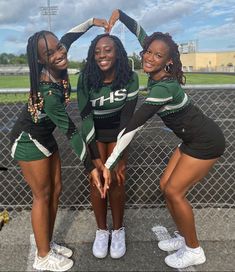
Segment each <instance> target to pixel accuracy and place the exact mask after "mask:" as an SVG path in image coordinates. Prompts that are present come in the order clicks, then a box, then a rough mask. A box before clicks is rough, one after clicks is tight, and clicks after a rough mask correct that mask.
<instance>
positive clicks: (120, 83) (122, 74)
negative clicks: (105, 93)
mask: <svg viewBox="0 0 235 272" xmlns="http://www.w3.org/2000/svg"><path fill="white" fill-rule="evenodd" d="M103 37H108V38H110V39H112V40H113V42H114V46H115V50H116V61H115V76H114V80H113V82H112V90H114V89H120V88H123V87H124V86H125V85H126V84H127V83H128V82H129V80H130V78H131V76H132V73H133V72H132V70H131V67H130V65H129V63H128V57H127V53H126V50H125V48H124V46H123V44H122V42H121V41H120V39H119V38H118V37H116V36H114V35H110V34H108V33H105V34H101V35H98V36H97V37H96V38H95V39H94V40H93V41H92V42H91V45H90V47H89V50H88V55H87V58H86V64H85V67H84V69H83V73H84V79H85V83H86V84H87V86H88V88H89V89H91V88H92V89H94V90H97V89H99V88H101V87H102V85H103V81H104V74H103V72H102V71H101V70H100V68H99V66H98V65H97V63H96V61H95V47H96V44H97V42H98V41H99V40H100V39H101V38H103Z"/></svg>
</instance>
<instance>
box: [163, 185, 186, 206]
mask: <svg viewBox="0 0 235 272" xmlns="http://www.w3.org/2000/svg"><path fill="white" fill-rule="evenodd" d="M164 196H165V198H166V199H167V200H168V201H170V202H179V201H180V200H181V199H182V195H181V194H180V192H179V191H178V190H176V188H174V187H173V186H171V185H167V186H165V189H164Z"/></svg>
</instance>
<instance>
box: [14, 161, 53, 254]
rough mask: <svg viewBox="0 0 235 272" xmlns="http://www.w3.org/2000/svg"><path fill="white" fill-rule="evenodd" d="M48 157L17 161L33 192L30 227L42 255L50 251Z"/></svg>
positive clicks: (49, 177)
mask: <svg viewBox="0 0 235 272" xmlns="http://www.w3.org/2000/svg"><path fill="white" fill-rule="evenodd" d="M50 160H51V159H50V157H49V158H45V159H42V160H37V161H29V162H26V161H19V165H20V167H21V169H22V172H23V175H24V178H25V180H26V182H27V183H28V185H29V186H30V188H31V190H32V194H33V205H32V212H31V220H32V227H33V231H34V235H35V240H36V244H37V249H38V255H39V256H41V257H44V256H46V255H47V253H48V252H49V251H50V245H49V242H50V238H49V235H50V234H49V233H50V227H49V224H50V219H49V218H50V209H49V205H50V193H51V174H50V165H51V164H50Z"/></svg>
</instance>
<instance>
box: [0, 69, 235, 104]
mask: <svg viewBox="0 0 235 272" xmlns="http://www.w3.org/2000/svg"><path fill="white" fill-rule="evenodd" d="M185 76H186V84H235V76H234V75H222V74H191V73H186V74H185ZM77 78H78V76H77V75H71V76H70V82H71V85H72V88H73V89H76V85H77ZM139 81H140V86H146V84H147V76H146V74H144V73H139ZM27 87H29V77H28V76H1V77H0V89H1V88H27ZM27 97H28V95H27V94H0V102H1V103H11V102H12V103H15V102H17V101H27ZM71 98H72V99H75V98H76V95H75V94H72V97H71Z"/></svg>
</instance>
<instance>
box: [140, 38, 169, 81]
mask: <svg viewBox="0 0 235 272" xmlns="http://www.w3.org/2000/svg"><path fill="white" fill-rule="evenodd" d="M170 63H172V60H171V59H170V58H169V47H168V45H167V44H166V43H165V42H164V41H161V40H154V41H152V42H151V43H150V45H149V47H148V48H147V50H146V51H145V52H144V54H143V69H144V71H145V72H146V73H149V74H150V77H151V78H152V79H155V80H159V79H161V78H162V77H163V76H165V75H167V73H166V72H165V70H164V68H165V66H166V65H168V64H170Z"/></svg>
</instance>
